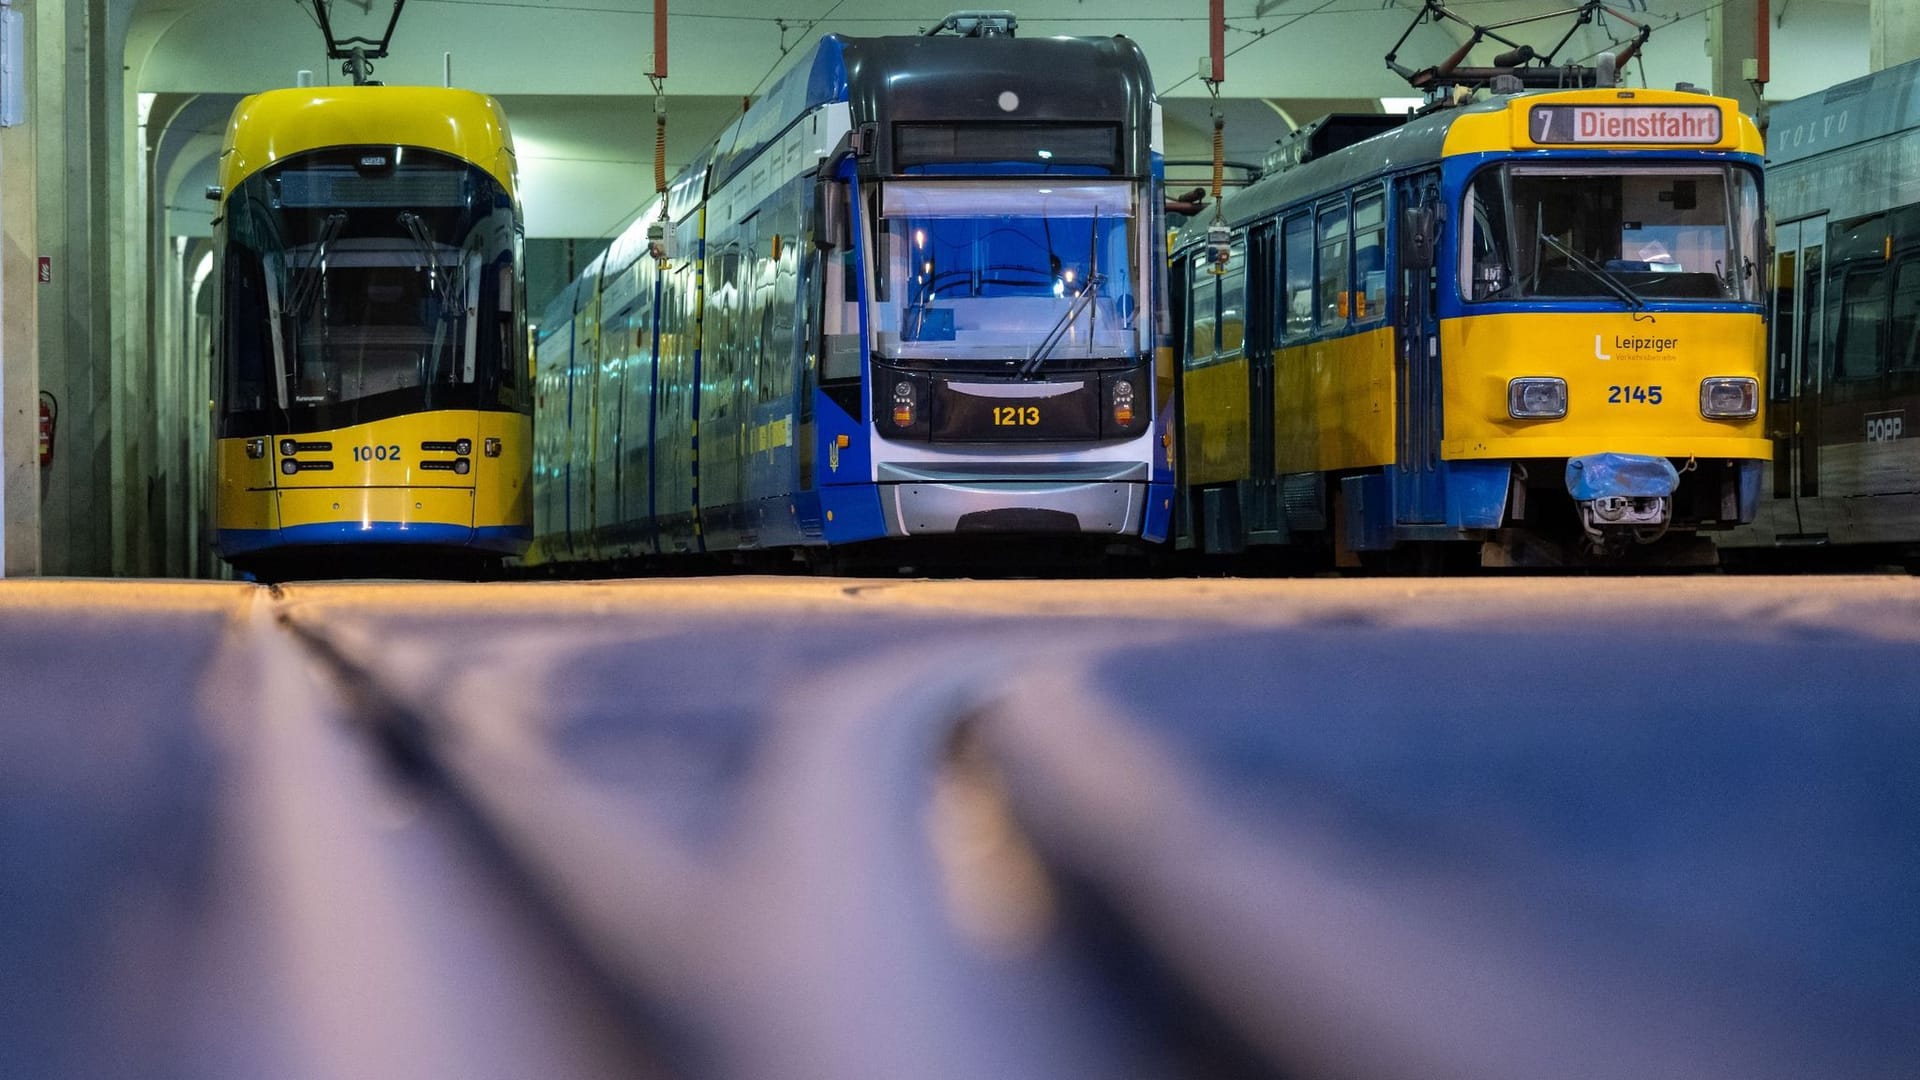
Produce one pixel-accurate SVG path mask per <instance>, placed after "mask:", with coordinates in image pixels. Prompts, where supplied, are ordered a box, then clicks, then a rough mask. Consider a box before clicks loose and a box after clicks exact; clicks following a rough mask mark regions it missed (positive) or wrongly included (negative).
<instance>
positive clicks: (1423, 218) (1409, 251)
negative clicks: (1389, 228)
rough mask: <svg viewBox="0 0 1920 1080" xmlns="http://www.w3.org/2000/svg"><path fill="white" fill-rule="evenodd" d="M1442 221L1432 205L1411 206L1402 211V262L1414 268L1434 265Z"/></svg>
mask: <svg viewBox="0 0 1920 1080" xmlns="http://www.w3.org/2000/svg"><path fill="white" fill-rule="evenodd" d="M1439 235H1440V223H1439V220H1438V218H1437V217H1436V216H1435V214H1434V212H1433V207H1431V206H1409V207H1407V208H1406V209H1404V210H1402V211H1400V263H1401V265H1403V266H1408V267H1412V268H1414V269H1422V270H1424V269H1426V268H1427V267H1430V266H1432V265H1433V261H1434V250H1433V249H1434V246H1435V244H1436V242H1437V241H1438V239H1439Z"/></svg>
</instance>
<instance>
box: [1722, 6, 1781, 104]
mask: <svg viewBox="0 0 1920 1080" xmlns="http://www.w3.org/2000/svg"><path fill="white" fill-rule="evenodd" d="M1773 2H1774V3H1779V2H1780V0H1773ZM1759 34H1760V4H1759V0H1726V2H1725V3H1722V4H1715V5H1713V6H1712V7H1710V8H1708V9H1707V43H1706V44H1707V56H1708V58H1709V59H1710V60H1712V62H1713V86H1712V88H1711V89H1712V90H1713V92H1714V93H1716V94H1719V95H1721V96H1722V97H1730V98H1733V99H1735V100H1736V101H1738V102H1740V111H1741V112H1744V113H1746V114H1747V115H1749V116H1757V115H1759V110H1760V95H1759V94H1758V93H1757V92H1756V91H1755V89H1754V85H1753V80H1754V79H1755V78H1757V77H1758V73H1759V72H1758V69H1759V68H1760V67H1762V66H1764V65H1762V63H1761V57H1760V51H1759Z"/></svg>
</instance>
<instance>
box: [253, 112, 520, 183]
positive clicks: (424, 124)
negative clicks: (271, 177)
mask: <svg viewBox="0 0 1920 1080" xmlns="http://www.w3.org/2000/svg"><path fill="white" fill-rule="evenodd" d="M369 145H387V146H413V147H420V148H422V149H426V150H437V151H439V152H441V153H445V154H450V155H452V156H454V157H457V158H460V159H461V160H463V161H468V162H471V163H473V164H474V165H475V166H476V167H478V168H480V169H483V170H485V171H486V172H487V173H488V175H490V176H492V177H493V178H494V179H495V180H498V181H499V182H500V185H501V186H502V187H504V188H505V189H506V190H507V193H508V194H509V195H512V196H515V197H518V195H517V187H518V184H517V180H518V169H517V165H516V161H515V158H514V153H513V135H512V133H511V132H510V131H509V130H508V128H507V116H506V113H505V112H504V111H503V110H502V109H501V108H500V103H499V102H497V101H495V100H493V99H492V98H490V97H488V96H487V95H485V94H481V93H477V92H475V91H472V90H455V89H448V88H444V87H438V86H306V87H295V88H292V89H284V90H268V91H266V92H264V93H259V94H253V95H251V96H249V97H247V98H244V99H242V100H241V102H240V104H238V105H236V106H235V107H234V110H233V116H232V117H231V118H230V119H229V120H228V121H227V133H226V139H225V142H224V143H223V144H222V146H221V150H220V186H221V189H222V190H223V191H232V190H233V189H234V188H235V187H236V186H237V185H238V184H240V182H241V181H243V180H245V179H246V178H247V177H249V176H251V175H253V174H254V173H256V172H258V171H260V170H261V169H263V168H266V167H267V166H269V165H272V164H273V163H274V162H276V161H280V160H283V159H285V158H288V157H291V156H293V155H294V154H300V153H305V152H307V151H309V150H324V149H328V148H330V147H344V146H369Z"/></svg>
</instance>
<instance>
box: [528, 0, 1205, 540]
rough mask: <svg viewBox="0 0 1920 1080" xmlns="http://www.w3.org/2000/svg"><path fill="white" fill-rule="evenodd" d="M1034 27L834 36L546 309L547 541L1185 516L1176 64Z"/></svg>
mask: <svg viewBox="0 0 1920 1080" xmlns="http://www.w3.org/2000/svg"><path fill="white" fill-rule="evenodd" d="M1012 22H1013V20H1012V19H1011V18H1010V17H1007V16H1004V15H996V14H993V13H973V14H970V15H967V16H962V17H955V18H950V19H949V20H948V25H949V28H951V29H955V30H958V31H960V32H959V33H957V34H945V33H940V34H935V35H929V36H921V37H877V38H854V37H842V36H839V35H828V36H827V37H825V38H823V39H822V40H821V41H820V42H819V43H818V44H816V45H815V46H813V47H812V49H811V50H810V51H809V52H808V53H807V54H806V55H805V56H803V57H801V58H800V59H799V60H798V62H797V63H796V65H795V66H794V68H793V69H792V70H791V71H790V72H789V73H787V74H786V75H785V76H784V77H782V78H781V79H780V80H779V81H777V82H776V83H775V84H774V86H773V87H772V88H771V89H770V90H769V91H768V92H767V94H766V95H765V96H764V97H763V98H761V99H760V100H759V101H757V102H755V103H754V105H753V107H752V108H751V109H749V110H748V111H747V112H746V113H745V115H743V116H741V117H740V118H739V119H738V120H737V121H736V122H735V123H734V124H732V125H731V126H730V127H728V128H727V129H726V130H725V131H724V132H723V133H722V134H721V135H720V137H719V138H718V140H716V142H715V143H714V144H713V145H712V146H711V147H709V148H708V149H707V150H706V151H705V152H704V153H703V154H701V155H700V156H699V158H698V159H697V160H696V161H695V163H694V164H693V165H691V166H689V167H688V168H687V169H686V170H685V171H684V172H682V173H681V174H680V176H679V178H678V179H677V180H676V181H675V182H674V183H673V184H672V186H671V188H670V190H669V191H668V192H667V193H666V195H665V196H664V197H663V198H662V199H660V200H658V201H656V202H655V203H653V204H652V205H650V206H648V207H647V208H646V209H645V210H643V211H642V213H641V215H640V217H639V219H638V220H637V221H636V222H635V223H634V225H633V227H632V228H630V229H629V230H627V232H626V233H625V234H623V235H622V236H620V237H619V238H618V239H616V240H615V241H614V243H613V245H612V247H611V248H610V249H609V250H608V251H607V253H606V254H605V255H604V256H603V257H601V258H599V259H596V260H595V261H594V262H593V264H592V265H591V266H589V268H588V269H587V271H586V273H585V274H584V275H583V276H582V277H580V278H579V279H578V280H577V281H575V282H574V283H573V284H572V285H570V286H569V287H568V288H567V289H566V290H565V291H563V292H562V293H561V295H560V297H559V298H558V299H557V300H556V301H554V303H553V304H551V305H549V307H548V308H547V310H546V313H545V315H544V317H543V318H541V319H540V320H539V329H538V346H537V352H538V419H539V423H538V447H537V449H536V452H535V461H536V467H535V481H534V483H535V493H536V495H535V519H536V523H537V539H536V542H535V546H534V548H533V550H532V552H530V555H529V558H530V560H532V561H542V562H544V561H603V560H624V559H630V558H638V557H648V556H675V555H680V554H697V553H701V552H728V553H742V552H752V551H771V552H774V553H775V555H774V557H775V558H777V559H780V560H783V561H792V560H793V558H794V557H795V556H796V555H799V554H812V555H816V556H817V555H819V554H821V553H824V552H828V551H830V550H832V549H842V550H844V546H846V545H854V544H862V543H866V542H876V543H877V544H878V545H879V546H880V547H882V548H883V549H884V550H886V551H887V554H885V555H883V556H880V557H882V558H905V559H906V560H908V561H918V560H919V558H920V557H921V556H922V554H924V553H927V552H928V551H929V550H930V548H929V545H930V544H931V545H935V546H938V545H941V544H942V543H943V542H944V543H945V544H946V545H948V546H949V549H950V550H957V552H958V553H959V554H960V556H961V557H968V556H969V554H970V553H979V554H985V553H990V552H1004V551H1006V550H1008V547H1007V542H1008V539H1009V538H1018V537H1032V536H1036V535H1038V536H1043V537H1047V538H1049V539H1048V540H1047V541H1046V547H1045V548H1043V549H1041V550H1048V549H1057V548H1059V547H1061V546H1062V545H1063V544H1070V543H1071V542H1072V541H1074V540H1076V539H1078V540H1084V541H1090V543H1089V544H1088V546H1087V550H1088V551H1091V552H1098V551H1099V550H1100V548H1101V547H1102V546H1104V545H1105V544H1108V543H1115V542H1124V541H1125V540H1127V539H1128V538H1135V539H1140V538H1144V539H1148V540H1157V539H1160V538H1161V537H1163V536H1164V535H1165V533H1166V523H1167V521H1168V517H1169V511H1170V507H1171V503H1172V472H1171V441H1172V437H1171V430H1170V427H1169V424H1170V421H1171V414H1170V410H1169V409H1168V407H1167V406H1168V403H1169V401H1170V394H1169V391H1170V389H1171V373H1172V369H1171V366H1170V365H1171V353H1170V349H1167V348H1166V347H1165V346H1166V345H1167V342H1166V339H1165V330H1166V323H1165V321H1164V317H1163V316H1162V315H1161V312H1162V311H1163V310H1164V309H1163V304H1164V289H1165V273H1166V257H1165V253H1166V232H1165V225H1164V220H1165V219H1164V207H1163V194H1162V184H1161V173H1162V170H1161V163H1162V158H1161V153H1160V128H1161V125H1160V111H1159V106H1158V104H1157V103H1156V102H1155V100H1154V96H1153V85H1152V80H1151V77H1150V76H1149V74H1148V71H1147V65H1146V61H1145V59H1144V57H1143V56H1142V54H1141V52H1140V50H1139V48H1138V47H1137V46H1136V45H1135V44H1134V43H1133V42H1131V41H1128V40H1127V39H1125V38H1118V37H1106V38H1019V37H1017V36H1015V35H1014V34H1013V29H1014V27H1013V25H1012ZM890 545H891V546H890Z"/></svg>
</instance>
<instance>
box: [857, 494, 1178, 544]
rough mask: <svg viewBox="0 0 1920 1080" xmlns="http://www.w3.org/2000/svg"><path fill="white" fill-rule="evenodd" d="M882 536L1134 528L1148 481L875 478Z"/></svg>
mask: <svg viewBox="0 0 1920 1080" xmlns="http://www.w3.org/2000/svg"><path fill="white" fill-rule="evenodd" d="M880 507H881V514H882V515H883V516H884V518H885V519H886V525H887V535H889V536H925V535H939V534H946V533H976V532H979V533H1007V534H1033V533H1092V534H1110V535H1137V534H1138V533H1139V532H1140V530H1141V525H1142V523H1143V522H1144V520H1145V517H1146V510H1147V485H1146V484H1145V483H1138V482H1112V481H1108V482H1094V483H1086V482H1078V481H1035V480H1018V481H989V480H967V481H946V482H939V483H926V482H919V483H896V484H881V485H880Z"/></svg>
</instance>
